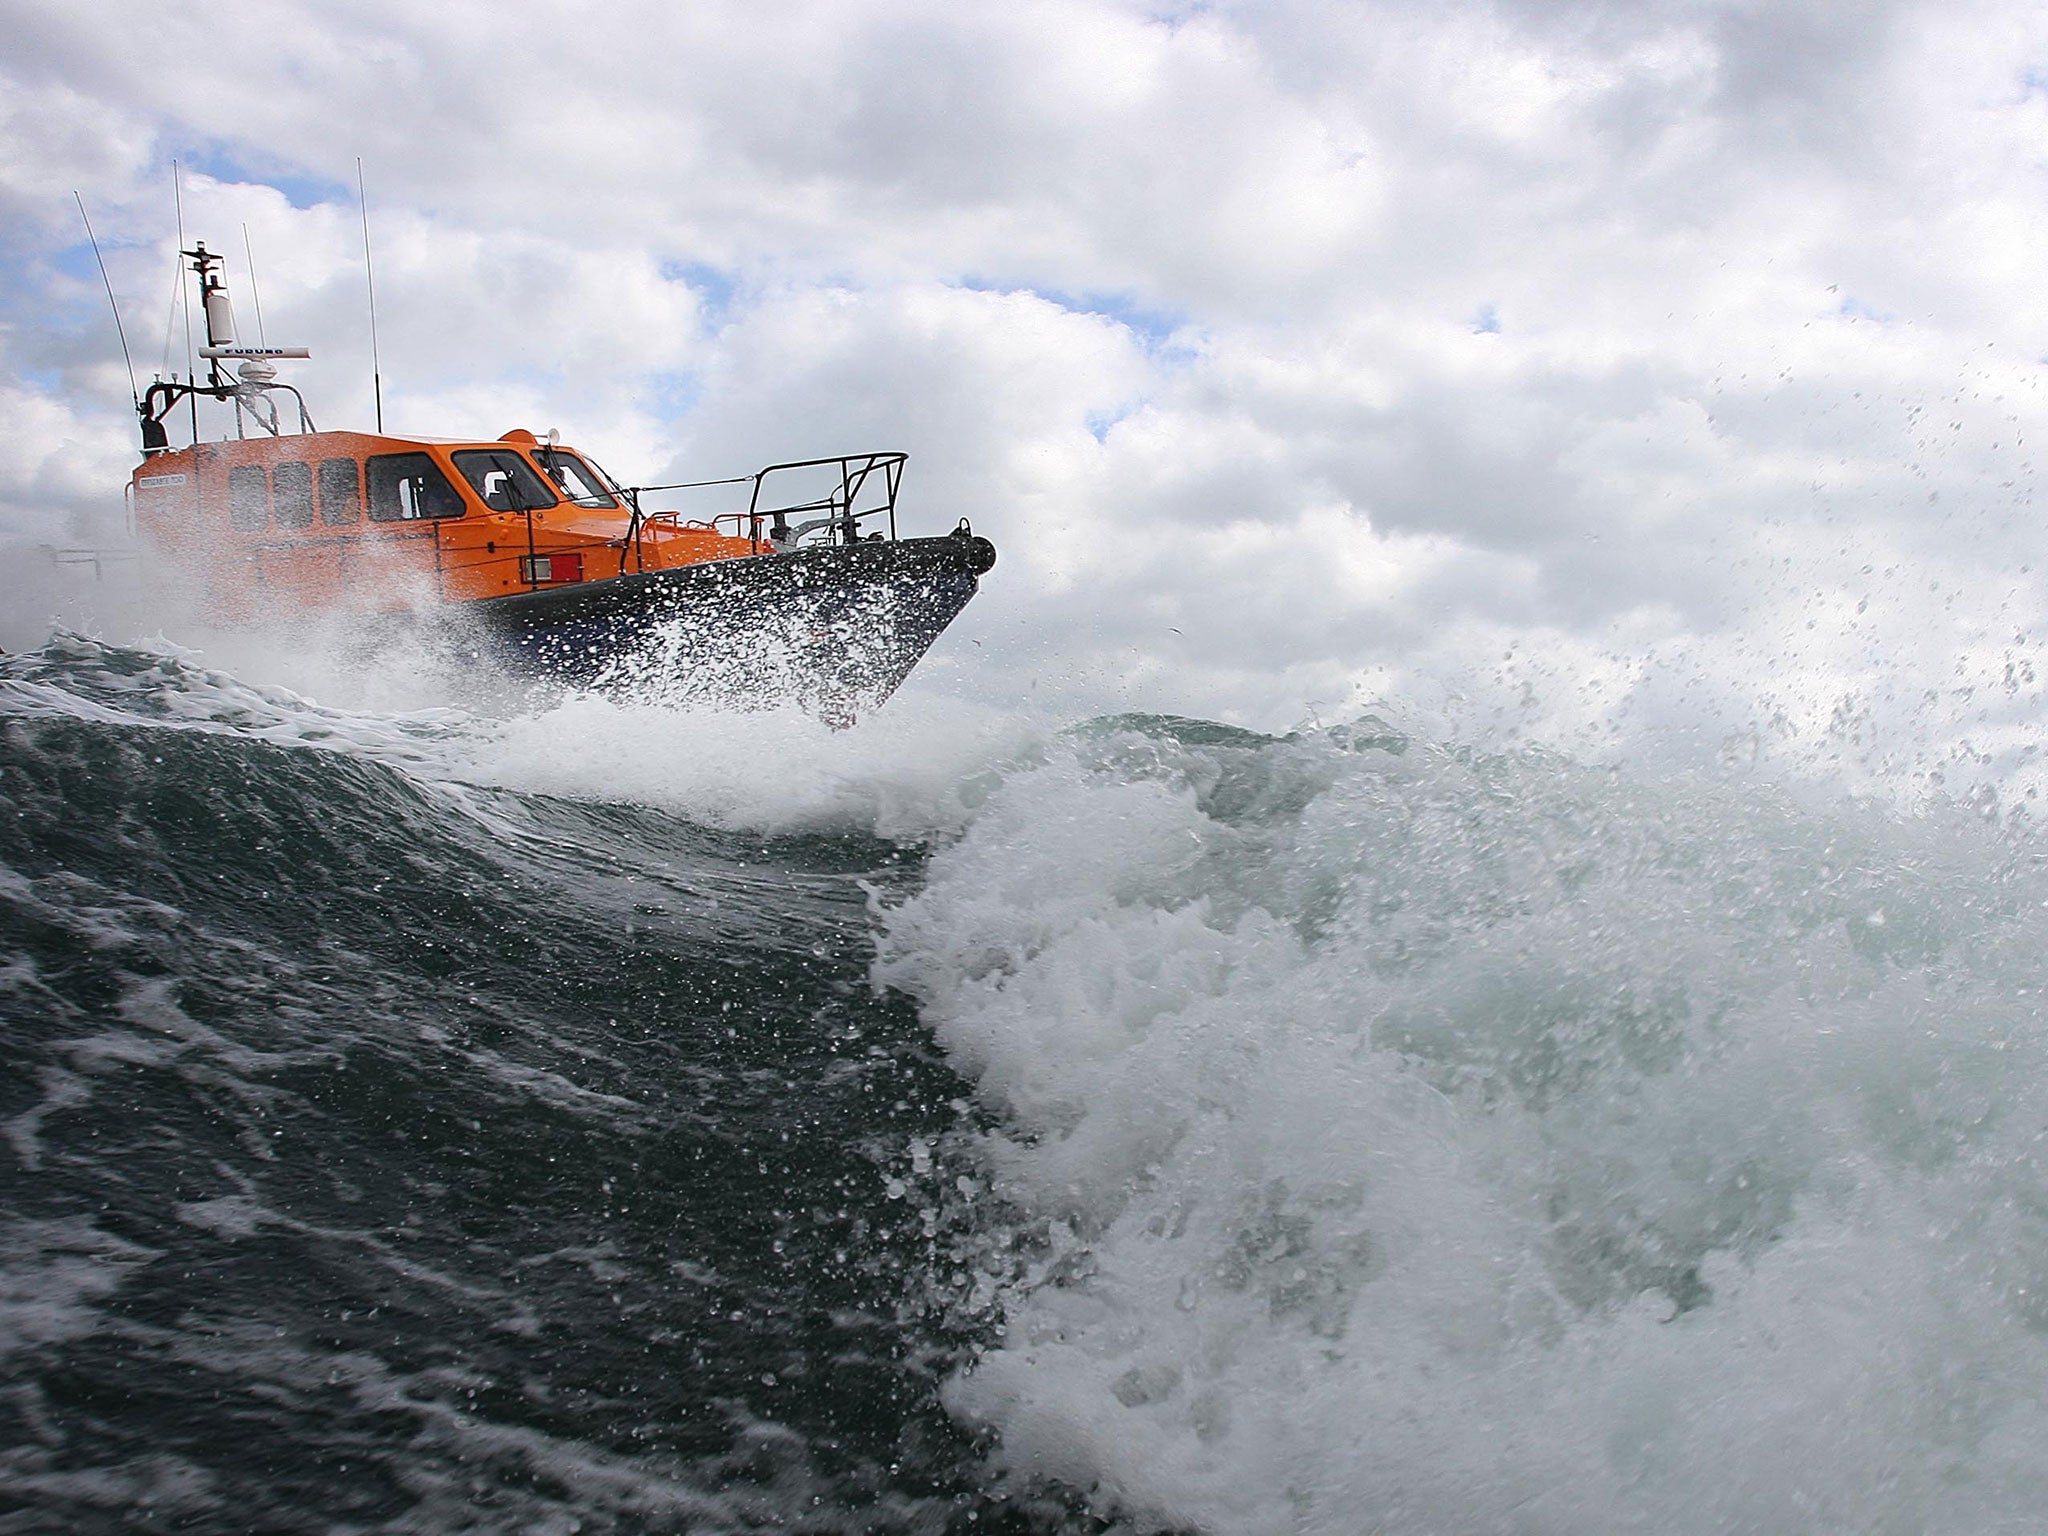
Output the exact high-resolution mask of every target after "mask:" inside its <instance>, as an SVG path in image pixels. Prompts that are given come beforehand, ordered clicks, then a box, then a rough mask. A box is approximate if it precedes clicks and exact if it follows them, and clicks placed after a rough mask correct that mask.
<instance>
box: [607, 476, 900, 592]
mask: <svg viewBox="0 0 2048 1536" xmlns="http://www.w3.org/2000/svg"><path fill="white" fill-rule="evenodd" d="M909 457H910V456H909V455H908V454H905V453H849V454H840V455H838V456H836V457H831V458H823V459H791V460H789V461H788V462H786V463H781V464H770V465H768V466H766V467H765V468H763V469H758V470H756V471H755V472H754V473H753V474H751V475H734V476H730V477H728V478H726V479H722V480H679V481H675V482H673V483H672V484H668V485H635V486H628V487H625V488H624V495H625V498H626V504H627V506H629V507H630V508H631V509H632V519H631V521H630V522H629V524H628V525H627V529H626V537H625V539H624V540H623V541H622V543H621V546H620V549H619V570H620V572H621V573H622V574H623V573H624V571H625V569H626V563H627V560H628V558H629V557H630V558H631V559H632V560H633V561H634V563H635V567H636V568H637V569H643V570H644V569H645V568H646V567H645V556H644V553H643V550H642V546H641V542H640V541H641V534H642V532H643V531H644V530H645V529H646V527H647V526H648V525H649V524H656V523H665V524H667V525H669V526H671V527H675V528H705V529H710V530H713V531H715V532H724V531H725V529H726V528H727V527H730V528H731V530H732V533H731V537H734V538H743V539H746V540H747V541H748V542H750V543H751V544H752V545H753V546H754V548H755V550H756V551H757V552H759V551H761V550H763V549H769V550H779V549H794V548H796V547H797V545H798V544H800V543H806V542H808V543H812V544H853V543H858V542H859V541H860V540H862V539H863V538H878V537H882V536H883V535H882V534H881V532H880V530H879V529H877V530H874V531H871V532H864V531H863V527H862V525H863V524H867V523H872V522H873V521H874V520H875V519H886V520H887V528H888V532H887V535H886V536H887V537H888V539H890V540H891V541H892V542H893V541H894V540H895V538H896V497H897V494H898V492H899V491H900V490H901V489H902V485H903V466H904V464H905V462H906V461H907V460H908V459H909ZM741 485H744V486H749V487H751V489H750V491H749V493H748V497H747V506H746V510H745V511H726V512H713V513H711V514H710V515H709V516H703V515H700V516H696V517H691V518H689V519H688V520H687V521H686V520H685V513H684V509H682V508H665V509H660V510H652V511H650V510H648V509H646V508H645V507H644V506H643V504H642V502H641V499H640V498H641V497H642V496H643V495H648V494H651V493H653V492H657V491H661V492H672V491H707V490H711V489H713V488H716V487H721V486H741ZM789 498H794V499H789ZM764 530H765V533H766V536H765V537H764V536H763V533H764Z"/></svg>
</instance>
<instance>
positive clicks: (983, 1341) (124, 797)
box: [0, 632, 2048, 1536]
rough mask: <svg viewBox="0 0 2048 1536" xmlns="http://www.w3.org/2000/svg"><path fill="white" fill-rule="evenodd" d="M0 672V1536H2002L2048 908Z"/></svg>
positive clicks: (1276, 740) (1769, 869) (1818, 844)
mask: <svg viewBox="0 0 2048 1536" xmlns="http://www.w3.org/2000/svg"><path fill="white" fill-rule="evenodd" d="M259 671H260V669H251V668H246V667H245V668H239V669H238V668H236V667H233V666H228V665H223V664H221V663H220V662H219V661H218V659H209V657H208V656H207V655H206V654H203V653H195V652H191V651H186V650H182V649H180V648H179V647H177V646H175V645H172V644H169V643H167V642H161V641H159V642H152V643H149V644H144V645H138V646H119V645H114V644H109V643H105V642H102V641H97V640H92V639H88V638H85V637H83V636H81V635H77V634H70V633H61V632H60V633H58V634H56V635H54V636H52V637H51V638H50V639H49V640H48V641H47V642H46V643H44V644H43V645H41V646H40V647H39V648H37V649H34V650H30V651H26V652H23V653H19V654H15V655H10V656H7V657H5V658H0V1532H4V1533H17V1532H44V1531H51V1532H57V1531H62V1532H307V1533H314V1532H318V1533H370V1532H394V1533H395V1532H421V1533H438V1532H545V1533H568V1532H583V1533H589V1532H693V1533H695V1532H717V1533H724V1532H731V1533H742V1532H771V1531H772V1532H819V1533H824V1532H881V1533H894V1532H902V1533H938V1532H948V1533H964V1532H977V1533H980V1532H1002V1533H1017V1536H1025V1533H1081V1532H1110V1531H1115V1532H1134V1533H1135V1532H1174V1533H1190V1536H1193V1533H1214V1536H1236V1533H1247V1536H1251V1533H1256V1536H1286V1533H1388V1536H1425V1533H1443V1536H1454V1533H1457V1536H1463V1533H1529V1536H1535V1533H1557V1536H1565V1533H1575V1536H1576V1533H1592V1532H1603V1533H1605V1532H1644V1533H1649V1532H1656V1533H1660V1536H1674V1533H1740V1532H1773V1533H1799V1532H1871V1533H1879V1532H1882V1533H1891V1532H1897V1533H1908V1532H1911V1533H1937V1532H1940V1533H1948V1532H1952V1533H1958V1536H1960V1533H1972V1536H1982V1533H1989V1532H2039V1531H2048V1014H2044V1006H2048V1005H2044V999H2048V837H2044V835H2043V833H2042V829H2041V828H2040V826H2039V825H2038V824H2037V822H2036V821H2035V820H2034V819H2033V818H2032V816H2031V815H2030V814H2029V811H2028V807H2027V804H2026V802H2025V800H2024V799H2023V798H2021V797H2019V796H2017V795H2014V796H2009V797H2004V798H2001V797H2000V796H1998V795H1997V794H1995V793H1994V794H1991V795H1985V794H1981V793H1980V794H1975V795H1971V796H1967V797H1963V796H1958V797H1955V798H1945V797H1944V796H1942V795H1941V794H1938V793H1920V794H1917V795H1904V796H1900V795H1893V796H1884V795H1870V794H1858V795H1852V794H1849V793H1848V792H1846V791H1843V790H1838V789H1831V788H1829V787H1828V786H1827V784H1826V783H1824V782H1815V781H1811V780H1806V781H1793V780H1791V779H1788V778H1787V777H1786V776H1783V775H1777V776H1773V775H1769V774H1765V773H1763V772H1760V771H1758V770H1757V769H1755V768H1754V767H1753V766H1745V765H1743V764H1739V763H1737V764H1721V765H1718V766H1717V765H1715V764H1711V763H1709V764H1705V765H1701V766H1697V767H1692V768H1683V769H1681V768H1673V767H1668V766H1667V767H1664V768H1653V767H1650V766H1648V765H1641V764H1639V765H1636V766H1631V765H1630V764H1628V763H1626V762H1597V761H1589V760H1585V759H1583V758H1575V757H1573V756H1571V755H1569V754H1564V753H1559V752H1555V751H1546V750H1542V749H1538V748H1534V747H1516V746H1513V745H1510V744H1495V745H1491V746H1488V745H1484V744H1475V743H1474V742H1473V741H1470V740H1464V741H1460V740H1454V739H1452V738H1451V735H1450V734H1445V733H1433V732H1431V731H1427V730H1418V729H1416V728H1414V727H1413V726H1412V725H1411V726H1405V727H1404V726H1400V725H1398V724H1390V723H1388V716H1387V715H1386V714H1385V712H1382V713H1381V714H1361V715H1359V716H1358V717H1357V718H1353V719H1349V720H1344V721H1339V722H1332V723H1326V724H1318V725H1312V726H1307V727H1304V728H1302V729H1300V730H1297V731H1294V732H1291V733H1287V734H1257V733H1253V732H1250V731H1245V730H1240V729H1235V728H1232V727H1230V726H1227V725H1222V724H1218V723H1215V722H1209V721H1202V720H1196V719H1190V718H1181V717H1175V716H1170V715H1156V714H1154V715H1138V714H1127V715H1116V716H1108V717H1098V718H1091V719H1074V720H1053V719H1045V718H1038V717H1027V716H1025V715H1023V714H1016V713H1006V712H1005V711H1004V710H1002V709H1001V708H998V707H994V706H991V705H988V704H986V703H975V704H969V703H966V702H958V701H948V700H946V699H944V698H941V697H939V696H938V695H936V694H925V695H918V694H916V690H914V689H913V690H909V691H906V693H905V695H903V696H902V697H900V698H899V699H898V700H897V701H896V702H895V703H892V704H891V705H890V706H889V707H888V708H887V709H884V710H881V711H879V712H878V713H876V714H874V715H873V716H871V717H869V718H867V719H863V720H862V721H860V722H859V724H857V725H856V726H855V727H854V728H852V729H850V730H830V729H827V728H825V727H824V726H823V725H820V724H819V723H818V722H816V721H814V720H811V719H810V718H808V717H806V716H803V715H801V714H799V713H796V712H794V711H778V710H773V709H769V710H754V711H749V712H738V713H735V712H719V711H716V710H711V709H704V708H654V707H647V706H645V705H638V706H636V705H634V704H631V703H626V702H619V701H617V700H611V699H606V698H600V697H595V696H583V695H561V694H557V695H534V696H530V697H524V698H512V699H505V698H499V699H495V700H486V701H469V702H443V703H419V702H417V701H414V702H411V703H407V704H405V705H404V706H402V707H401V706H398V705H394V704H391V703H389V702H385V703H382V704H377V703H373V702H365V701H364V700H362V699H356V700H354V701H353V702H337V700H338V699H340V698H341V697H342V695H341V694H336V693H328V692H325V691H323V690H321V689H317V688H314V689H308V688H303V687H299V688H294V687H287V686H285V685H283V684H281V683H278V682H275V681H261V680H258V673H259Z"/></svg>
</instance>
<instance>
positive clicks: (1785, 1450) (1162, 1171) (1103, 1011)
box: [875, 717, 2048, 1533]
mask: <svg viewBox="0 0 2048 1536" xmlns="http://www.w3.org/2000/svg"><path fill="white" fill-rule="evenodd" d="M2042 859H2043V853H2042V844H2041V841H2040V839H2039V837H2038V835H2037V833H2036V832H2035V830H2034V829H2033V827H2032V826H2031V824H2030V823H2028V822H2027V820H2026V819H2025V818H2024V817H2009V818H2005V819H2002V820H2001V819H1998V818H1995V817H1987V816H1986V815H1984V814H1983V813H1982V812H1981V811H1979V810H1977V809H1974V808H1971V807H1967V806H1943V805H1936V806H1933V807H1930V808H1928V809H1927V810H1925V811H1923V812H1922V813H1920V814H1917V815H1912V816H1907V815H1903V814H1899V813H1897V812H1893V811H1887V810H1881V809H1876V808H1871V807H1859V806H1854V805H1842V806H1839V807H1836V808H1834V809H1832V810H1828V811H1825V812H1816V811H1815V810H1814V809H1812V808H1811V807H1809V806H1804V805H1801V804H1797V803H1795V802H1794V801H1793V800H1791V799H1790V798H1789V797H1786V796H1783V795H1780V794H1777V793H1772V792H1759V791H1757V790H1756V789H1754V788H1753V787H1752V786H1750V785H1748V784H1746V783H1744V782H1742V781H1740V780H1717V779H1698V778H1692V779H1687V778H1678V779H1669V780H1661V781H1637V780H1632V779H1631V778H1629V777H1628V776H1626V775H1624V774H1620V773H1614V772H1606V771H1595V770H1590V769H1587V768H1584V767H1581V766H1578V765H1575V764H1573V763H1571V762H1569V761H1566V760H1563V759H1559V758H1555V757H1551V756H1547V755H1543V754H1539V753H1528V754H1522V755H1510V756H1485V755H1479V754H1473V753H1465V752H1457V751H1451V750H1446V749H1441V748H1437V747H1432V746H1430V745H1428V744H1425V743H1410V742H1408V741H1406V740H1404V739H1403V738H1402V737H1401V736H1400V735H1399V733H1396V732H1393V731H1390V730H1388V729H1386V728H1385V727H1383V726H1380V725H1377V724H1376V723H1373V722H1369V721H1368V722H1360V723H1359V724H1356V725H1354V726H1351V727H1347V728H1342V729H1338V730H1333V731H1325V732H1316V733H1309V734H1303V735H1298V736H1294V737H1289V738H1285V739H1274V738H1259V737H1252V736H1250V735H1248V734H1246V733H1236V732H1230V731H1228V730H1215V729H1201V728H1197V727H1191V726H1190V724H1189V723H1187V722H1176V721H1170V720H1148V719H1145V718H1142V717H1130V718H1124V719H1121V720H1115V721H1108V722H1099V723H1097V724H1096V725H1094V726H1092V727H1090V728H1088V729H1084V730H1080V731H1076V732H1074V733H1071V734H1070V735H1069V736H1068V737H1067V738H1066V739H1065V741H1064V743H1063V744H1062V745H1061V746H1060V748H1059V749H1058V750H1055V751H1051V752H1048V753H1047V754H1046V756H1045V758H1044V760H1043V761H1041V762H1038V763H1035V764H1033V765H1030V766H1028V767H1024V768H1022V769H1020V770H1018V771H1016V772H1013V773H1011V774H1010V775H1009V776H1008V777H1006V778H1005V779H1004V781H1003V782H1002V784H1001V786H1000V787H999V788H998V789H996V790H995V791H994V792H993V793H991V794H990V795H989V796H988V798H987V801H986V803H985V805H984V806H983V807H982V808H981V810H980V812H979V813H978V815H977V816H976V817H975V818H974V820H973V821H972V823H971V825H969V826H968V827H967V829H966V830H965V833H964V835H963V836H961V837H960V838H959V840H958V841H957V842H954V843H953V844H951V845H950V846H947V847H945V848H942V849H940V850H939V851H937V852H935V853H934V854H933V855H932V857H931V859H930V861H929V865H928V869H927V878H926V883H925V885H924V887H923V888H922V889H921V890H920V891H918V892H917V893H916V894H915V895H913V896H911V897H909V898H908V899H907V900H903V901H901V902H899V903H896V904H894V905H893V906H891V907H889V909H888V910H887V911H886V913H885V914H884V918H883V924H884V931H883V937H882V940H881V954H880V958H879V959H878V961H877V964H876V968H875V976H876V979H877V981H878V983H880V984H882V985H886V986H893V987H900V988H903V989H905V990H908V991H910V992H911V993H913V994H914V995H915V996H916V997H917V998H918V999H919V1001H920V1004H921V1007H922V1009H923V1013H924V1016H925V1018H926V1019H927V1021H928V1022H929V1023H930V1024H931V1026H932V1027H933V1029H934V1031H935V1032H936V1035H937V1037H938V1039H939V1041H940V1042H941V1044H942V1045H943V1046H944V1048H945V1049H946V1051H947V1053H948V1056H949V1059H950V1060H951V1061H952V1062H953V1063H954V1065H955V1066H956V1067H958V1068H959V1069H960V1070H961V1071H962V1072H963V1073H964V1074H965V1075H966V1076H967V1077H969V1078H970V1079H971V1080H972V1081H973V1082H974V1083H975V1084H976V1093H977V1097H978V1098H979V1100H980V1101H981V1103H982V1104H983V1106H984V1107H985V1109H986V1110H987V1111H988V1112H989V1113H990V1114H991V1115H992V1116H993V1117H994V1119H995V1122H996V1124H995V1128H994V1129H992V1130H991V1131H990V1132H989V1133H987V1134H986V1135H985V1136H983V1137H982V1138H981V1140H980V1142H979V1156H980V1160H981V1163H982V1166H983V1169H984V1173H985V1177H986V1178H987V1179H988V1180H989V1182H990V1183H991V1184H992V1186H993V1188H994V1190H995V1191H996V1192H997V1193H998V1194H999V1195H1000V1196H1001V1197H1002V1198H1004V1199H1005V1200H1007V1201H1008V1202H1009V1203H1010V1205H1011V1207H1012V1209H1013V1210H1014V1212H1015V1213H1016V1215H1015V1217H1014V1218H1012V1219H1013V1220H1015V1221H1016V1222H1017V1223H1019V1229H1020V1230H1024V1229H1025V1228H1026V1227H1028V1228H1029V1230H1030V1231H1032V1232H1033V1233H1034V1234H1036V1240H1038V1241H1041V1242H1042V1243H1043V1244H1045V1245H1046V1248H1047V1249H1048V1258H1047V1261H1046V1262H1044V1263H1042V1264H1040V1265H1039V1266H1038V1268H1037V1269H1036V1270H1035V1271H1033V1273H1032V1276H1031V1277H1030V1278H1028V1279H1025V1280H1023V1281H1019V1280H1017V1279H1016V1278H1015V1277H1014V1276H1013V1277H1009V1278H1007V1279H1006V1280H1005V1289H1004V1292H1003V1296H1002V1303H1001V1304H1002V1307H1003V1311H1004V1321H1005V1328H1006V1331H1005V1333H1004V1335H1003V1337H1002V1338H1001V1340H1000V1341H998V1342H996V1343H995V1344H993V1345H992V1346H991V1347H989V1348H987V1349H986V1350H985V1351H984V1352H983V1353H982V1355H981V1356H980V1358H979V1359H978V1360H977V1362H976V1363H975V1364H974V1365H973V1367H972V1368H971V1369H969V1370H966V1371H963V1372H962V1373H961V1374H959V1375H958V1376H957V1377H956V1378H955V1379H954V1380H953V1381H952V1382H951V1384H950V1386H949V1388H948V1395H947V1400H948V1402H949V1404H950V1405H951V1406H952V1407H953V1408H954V1409H955V1411H957V1412H958V1413H960V1414H961V1415H963V1416H964V1417H965V1418H966V1419H968V1420H969V1421H970V1422H975V1423H979V1424H982V1425H985V1426H988V1427H989V1428H990V1429H992V1430H993V1432H994V1433H995V1434H996V1435H997V1436H998V1437H999V1441H1000V1450H999V1452H998V1453H997V1454H998V1458H999V1463H1000V1465H1001V1466H1003V1467H1004V1468H1006V1469H1007V1470H1008V1472H1009V1473H1010V1475H1012V1476H1013V1477H1015V1478H1016V1479H1018V1480H1019V1481H1020V1482H1024V1483H1029V1482H1031V1481H1032V1480H1035V1479H1052V1480H1056V1481H1058V1482H1060V1483H1063V1484H1065V1485H1067V1486H1071V1487H1075V1488H1080V1489H1086V1490H1093V1491H1094V1496H1095V1497H1096V1498H1097V1500H1098V1501H1099V1503H1100V1505H1101V1506H1102V1507H1103V1508H1105V1509H1107V1510H1113V1511H1115V1512H1118V1513H1121V1514H1122V1515H1124V1516H1126V1517H1129V1518H1131V1519H1134V1520H1136V1521H1137V1522H1139V1523H1140V1524H1142V1525H1164V1526H1168V1527H1172V1528H1177V1529H1191V1530H1202V1531H1207V1532H1217V1533H1222V1532H1274V1533H1279V1532H1304V1531H1317V1532H1321V1531H1327V1532H1353V1531H1357V1530H1361V1529H1377V1530H1390V1531H1402V1532H1409V1533H1414V1532H1430V1531H1441V1532H1469V1531H1475V1530H1502V1531H1506V1530H1514V1531H1527V1532H1536V1531H1559V1532H1565V1531H1580V1530H1607V1531H1623V1530H1643V1531H1651V1530H1655V1531H1666V1532H1670V1531H1701V1532H1706V1531H1732V1530H1787V1531H1789V1530H1815V1531H1818V1530H1840V1529H1853V1530H1867V1531H1882V1530H1898V1531H1909V1530H1910V1531H1934V1530H1951V1531H1957V1532H1962V1531H1976V1530H1984V1529H1990V1528H2021V1527H2026V1528H2031V1526H2032V1523H2033V1522H2035V1521H2036V1520H2037V1519H2038V1512H2039V1510H2040V1508H2041V1507H2042V1506H2043V1501H2044V1496H2048V1469H2044V1467H2043V1466H2042V1464H2041V1462H2040V1459H2039V1457H2038V1455H2037V1454H2035V1451H2034V1450H2033V1449H2031V1447H2034V1446H2037V1445H2038V1437H2039V1434H2040V1432H2041V1430H2042V1428H2043V1427H2044V1424H2043V1419H2042V1410H2041V1408H2040V1406H2039V1393H2038V1382H2039V1380H2040V1379H2041V1376H2042V1372H2043V1371H2044V1369H2048V1305H2044V1303H2043V1300H2042V1291H2041V1286H2040V1281H2039V1277H2040V1275H2041V1274H2042V1273H2043V1272H2044V1266H2048V1206H2044V1205H2043V1203H2042V1202H2041V1200H2040V1198H2039V1190H2040V1188H2041V1178H2042V1173H2043V1171H2044V1170H2043V1166H2042V1152H2041V1147H2042V1145H2043V1144H2044V1138H2048V1031H2044V1028H2043V1023H2044V1020H2043V1012H2042V1001H2041V1000H2042V997H2043V995H2044V992H2043V989H2044V987H2048V962H2044V959H2043V956H2044V951H2048V873H2044V870H2043V868H2042Z"/></svg>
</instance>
